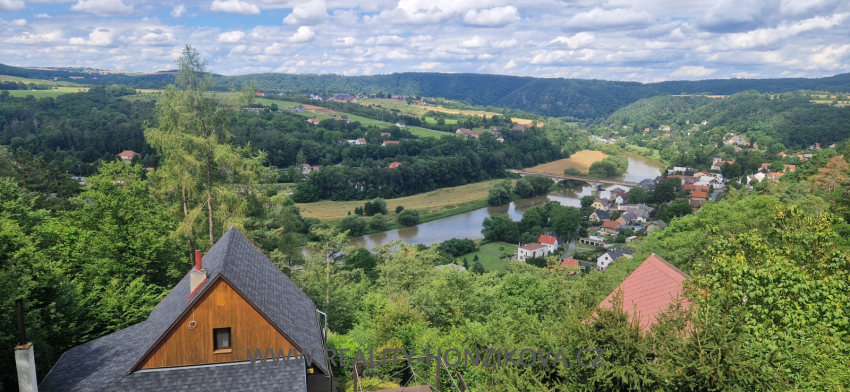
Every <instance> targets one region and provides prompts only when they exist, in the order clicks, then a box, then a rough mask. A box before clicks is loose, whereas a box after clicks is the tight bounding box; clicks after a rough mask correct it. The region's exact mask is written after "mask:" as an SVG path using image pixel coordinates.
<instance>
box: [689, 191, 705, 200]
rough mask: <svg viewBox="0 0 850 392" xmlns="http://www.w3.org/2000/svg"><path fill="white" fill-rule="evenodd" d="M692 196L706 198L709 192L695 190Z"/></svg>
mask: <svg viewBox="0 0 850 392" xmlns="http://www.w3.org/2000/svg"><path fill="white" fill-rule="evenodd" d="M691 197H694V198H697V197H701V198H703V199H706V198H708V193H705V192H700V191H693V192H691Z"/></svg>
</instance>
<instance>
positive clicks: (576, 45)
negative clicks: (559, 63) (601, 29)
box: [549, 32, 596, 49]
mask: <svg viewBox="0 0 850 392" xmlns="http://www.w3.org/2000/svg"><path fill="white" fill-rule="evenodd" d="M594 41H596V37H594V36H593V34H590V33H586V32H581V33H578V34H576V35H573V36H571V37H565V36H560V37H558V38H555V39H553V40H552V41H549V45H555V46H566V47H567V48H570V49H581V48H586V47H588V46H590V44H592V43H593V42H594Z"/></svg>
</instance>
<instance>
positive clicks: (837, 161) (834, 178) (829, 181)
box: [815, 157, 848, 193]
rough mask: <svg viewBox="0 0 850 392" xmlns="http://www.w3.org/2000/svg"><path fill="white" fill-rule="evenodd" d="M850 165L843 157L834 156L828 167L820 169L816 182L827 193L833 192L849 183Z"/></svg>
mask: <svg viewBox="0 0 850 392" xmlns="http://www.w3.org/2000/svg"><path fill="white" fill-rule="evenodd" d="M847 170H848V165H847V162H845V161H844V159H842V158H841V157H834V158H832V159H831V160H830V161H829V163H827V164H826V167H824V168H821V169H818V177H817V179H816V180H815V184H816V185H817V186H818V188H820V189H822V190H823V191H824V192H826V193H832V192H833V191H835V190H836V189H838V188H839V187H841V186H844V185H845V184H846V183H847V180H848V176H847Z"/></svg>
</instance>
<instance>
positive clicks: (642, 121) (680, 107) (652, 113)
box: [605, 95, 717, 129]
mask: <svg viewBox="0 0 850 392" xmlns="http://www.w3.org/2000/svg"><path fill="white" fill-rule="evenodd" d="M715 101H717V98H708V97H705V96H699V95H691V96H684V97H676V96H672V95H659V96H655V97H650V98H645V99H641V100H639V101H637V102H634V103H632V104H630V105H628V106H626V107H623V108H620V109H618V110H617V111H616V112H614V114H612V115H611V116H610V117H608V119H607V120H606V121H605V123H606V124H617V125H634V126H637V127H638V128H640V129H643V128H645V127H650V128H653V129H654V128H657V127H659V126H661V125H670V123H672V122H674V121H677V120H678V119H679V117H681V116H682V115H686V114H688V113H691V112H693V111H694V110H695V109H697V108H699V107H702V106H705V105H708V104H710V103H712V102H715ZM690 120H691V121H701V120H704V119H695V118H694V119H690Z"/></svg>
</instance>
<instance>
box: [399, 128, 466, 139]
mask: <svg viewBox="0 0 850 392" xmlns="http://www.w3.org/2000/svg"><path fill="white" fill-rule="evenodd" d="M406 129H407V130H408V131H410V133H412V134H413V135H414V136H419V137H443V136H446V135H449V136H458V135H457V134H454V133H448V132H440V131H432V130H430V129H422V128H412V127H408V128H406Z"/></svg>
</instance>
